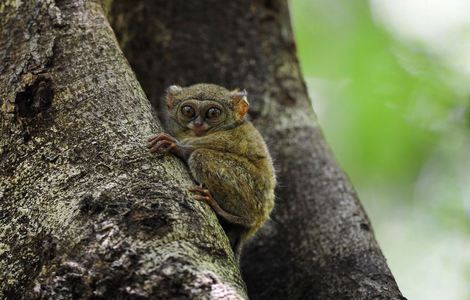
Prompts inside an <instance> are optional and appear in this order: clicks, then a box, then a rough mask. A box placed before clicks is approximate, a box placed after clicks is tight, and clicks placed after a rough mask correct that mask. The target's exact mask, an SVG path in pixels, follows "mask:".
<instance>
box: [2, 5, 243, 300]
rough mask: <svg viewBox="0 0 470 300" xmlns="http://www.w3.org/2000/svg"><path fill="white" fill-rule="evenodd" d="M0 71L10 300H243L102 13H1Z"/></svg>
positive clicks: (58, 9)
mask: <svg viewBox="0 0 470 300" xmlns="http://www.w3.org/2000/svg"><path fill="white" fill-rule="evenodd" d="M155 59H158V58H155ZM0 62H1V63H0V107H1V109H0V132H1V140H0V299H4V298H6V299H18V298H28V299H29V298H48V299H49V298H53V299H76V298H96V299H105V298H106V299H130V298H132V299H133V298H139V299H147V298H154V299H175V298H178V299H187V298H191V299H208V298H213V299H228V298H229V299H239V298H245V297H246V296H245V288H244V283H243V282H242V280H241V278H240V274H239V270H238V268H237V266H236V262H235V261H234V259H233V255H232V252H231V250H230V247H229V244H228V241H227V238H226V237H225V235H224V233H223V231H222V230H221V228H220V226H219V224H218V222H217V219H216V217H215V216H214V214H213V212H212V211H211V210H210V208H208V207H207V205H205V204H204V203H199V202H196V201H194V200H193V199H192V198H191V196H190V195H189V194H188V192H187V190H186V189H187V187H189V186H190V185H191V184H192V182H191V180H190V178H189V175H188V172H187V170H186V169H185V168H184V166H183V165H182V163H181V162H180V161H178V160H177V159H175V158H173V157H171V156H165V157H160V158H155V157H152V156H151V155H150V154H149V153H148V152H147V149H146V148H145V143H146V142H145V139H146V137H147V136H149V135H150V134H151V133H156V132H159V131H161V127H160V126H159V125H158V124H159V123H158V121H157V120H156V118H155V116H154V114H153V113H152V108H151V106H150V102H149V101H148V100H147V99H146V97H145V95H144V93H143V91H142V89H141V87H140V85H139V83H138V82H137V80H136V78H135V76H134V74H133V72H132V71H131V69H130V67H129V65H128V64H127V62H126V60H125V58H124V56H123V55H122V53H121V51H120V49H119V46H118V44H117V42H116V40H115V38H114V34H113V32H112V30H111V28H110V26H109V24H108V22H107V20H106V18H105V16H104V14H103V10H102V8H101V6H100V4H99V3H96V2H92V1H52V0H43V1H5V0H4V1H1V3H0Z"/></svg>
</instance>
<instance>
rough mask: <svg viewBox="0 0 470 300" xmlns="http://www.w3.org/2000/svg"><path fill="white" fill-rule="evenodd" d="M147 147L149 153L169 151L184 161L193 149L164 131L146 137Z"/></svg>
mask: <svg viewBox="0 0 470 300" xmlns="http://www.w3.org/2000/svg"><path fill="white" fill-rule="evenodd" d="M147 148H149V150H150V152H151V153H157V152H163V153H167V152H170V153H172V154H173V155H175V156H177V157H179V158H181V159H182V160H183V161H184V162H187V161H188V159H189V156H191V153H192V152H193V151H194V150H195V148H194V147H192V146H189V145H184V144H183V143H180V142H178V141H177V140H176V139H175V138H174V137H172V136H171V135H169V134H166V133H160V134H157V135H154V136H151V137H150V138H149V139H148V144H147Z"/></svg>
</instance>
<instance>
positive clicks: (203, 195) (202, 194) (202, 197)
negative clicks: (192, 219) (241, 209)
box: [189, 186, 252, 228]
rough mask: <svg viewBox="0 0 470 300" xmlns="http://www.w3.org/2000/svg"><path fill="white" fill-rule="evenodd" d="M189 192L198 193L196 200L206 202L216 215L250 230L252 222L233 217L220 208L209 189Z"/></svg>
mask: <svg viewBox="0 0 470 300" xmlns="http://www.w3.org/2000/svg"><path fill="white" fill-rule="evenodd" d="M189 191H190V192H194V193H197V195H195V196H194V199H196V200H199V201H204V202H206V203H207V204H209V206H210V207H211V208H212V209H213V210H214V211H215V213H216V214H217V215H219V216H220V217H222V218H223V219H225V220H226V221H227V222H229V223H232V224H235V225H239V226H242V227H246V228H250V227H251V226H252V224H251V222H250V221H248V220H247V219H246V218H244V217H240V216H236V215H233V214H231V213H229V212H227V211H225V210H224V209H223V208H222V207H220V205H219V204H218V203H217V201H216V200H215V199H214V197H212V195H211V193H210V192H209V190H208V189H205V188H203V187H200V186H195V187H192V188H189Z"/></svg>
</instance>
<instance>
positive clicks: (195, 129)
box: [188, 124, 209, 136]
mask: <svg viewBox="0 0 470 300" xmlns="http://www.w3.org/2000/svg"><path fill="white" fill-rule="evenodd" d="M188 128H189V129H190V130H191V131H192V132H194V135H195V136H201V135H204V134H205V133H206V131H207V130H208V129H209V126H208V125H207V124H202V125H200V126H194V124H189V125H188Z"/></svg>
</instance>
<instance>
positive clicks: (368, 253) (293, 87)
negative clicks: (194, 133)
mask: <svg viewBox="0 0 470 300" xmlns="http://www.w3.org/2000/svg"><path fill="white" fill-rule="evenodd" d="M110 17H111V19H112V26H113V28H114V29H115V31H116V34H117V37H118V40H119V42H120V44H121V47H122V49H123V51H124V53H125V55H126V57H127V58H128V60H129V62H130V64H131V65H132V67H133V69H134V71H135V72H136V74H137V77H138V79H139V81H140V82H141V83H142V86H143V88H144V90H145V92H146V94H147V96H148V97H149V98H150V100H151V101H152V104H153V105H154V107H155V108H157V109H158V107H159V105H160V104H159V98H160V95H161V94H162V91H163V89H164V87H165V86H167V85H169V84H180V85H189V84H193V83H197V82H211V83H217V84H220V85H224V86H226V87H228V88H236V87H239V88H246V89H247V90H248V91H249V94H250V97H249V98H250V101H251V104H252V105H251V117H252V119H253V121H254V124H255V125H256V126H257V127H258V129H259V130H260V131H261V132H262V133H263V135H264V137H265V139H266V141H267V142H268V145H269V146H270V150H271V152H272V154H273V156H274V159H275V161H276V167H277V170H278V177H279V185H278V188H277V201H276V207H275V211H274V213H273V215H272V220H271V222H269V224H267V226H265V227H264V228H263V229H262V230H261V232H260V233H259V234H258V236H257V237H256V238H255V239H254V240H253V241H252V243H250V245H249V246H248V247H247V248H246V249H245V251H244V256H243V257H242V267H243V275H244V278H245V280H246V283H247V286H248V293H249V295H250V297H251V298H252V299H404V298H403V297H402V295H401V293H400V291H399V289H398V287H397V284H396V282H395V280H394V278H393V276H392V274H391V272H390V270H389V269H388V267H387V264H386V261H385V258H384V257H383V255H382V253H381V251H380V248H379V246H378V244H377V242H376V240H375V238H374V234H373V231H372V228H371V225H370V222H369V220H368V218H367V216H366V214H365V212H364V210H363V208H362V207H361V204H360V202H359V199H358V197H357V193H356V192H355V191H354V189H353V187H352V186H351V184H350V182H349V180H348V179H347V177H346V175H345V174H344V172H343V171H342V170H341V168H340V167H339V166H338V164H337V163H336V162H335V160H334V158H333V156H332V154H331V151H330V150H329V149H328V146H327V144H326V142H325V139H324V138H323V136H322V133H321V130H320V128H319V126H318V123H317V119H316V117H315V114H314V112H313V110H312V107H311V103H310V101H309V98H308V95H307V91H306V88H305V84H304V81H303V79H302V75H301V73H300V70H299V65H298V61H297V58H296V48H295V42H294V39H293V36H292V30H291V28H290V21H289V14H288V8H287V3H286V1H285V0H265V1H261V0H255V1H253V0H240V1H216V0H201V1H183V0H172V1H167V0H157V1H153V0H141V1H130V0H129V1H119V2H116V3H115V5H114V6H113V7H112V8H111V10H110ZM318 42H321V41H318Z"/></svg>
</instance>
